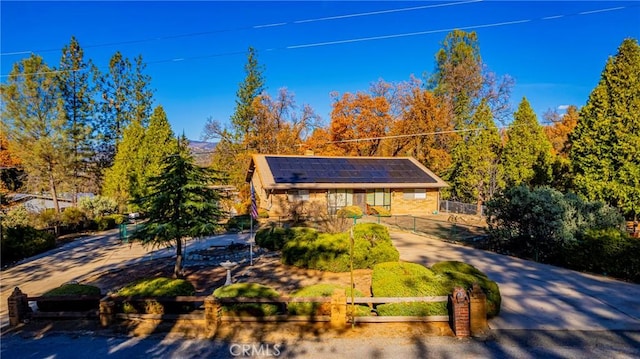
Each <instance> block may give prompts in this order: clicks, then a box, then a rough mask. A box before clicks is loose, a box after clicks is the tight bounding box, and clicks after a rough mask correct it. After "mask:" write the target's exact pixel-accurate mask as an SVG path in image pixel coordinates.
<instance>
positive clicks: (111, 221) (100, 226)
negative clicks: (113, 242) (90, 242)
mask: <svg viewBox="0 0 640 359" xmlns="http://www.w3.org/2000/svg"><path fill="white" fill-rule="evenodd" d="M125 220H126V216H124V215H122V214H109V215H106V216H102V217H97V218H95V219H94V220H93V222H94V223H95V224H94V228H95V229H97V230H98V231H104V230H107V229H112V228H116V227H117V226H118V225H119V224H122V223H124V221H125Z"/></svg>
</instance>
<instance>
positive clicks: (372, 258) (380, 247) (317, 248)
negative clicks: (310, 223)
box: [282, 223, 400, 272]
mask: <svg viewBox="0 0 640 359" xmlns="http://www.w3.org/2000/svg"><path fill="white" fill-rule="evenodd" d="M300 233H301V234H302V235H296V236H294V237H293V238H291V239H289V240H288V241H287V242H286V243H285V244H284V246H283V247H282V262H283V263H284V264H289V265H295V266H297V267H302V268H309V269H318V270H323V271H329V272H347V271H349V270H350V253H349V252H350V247H351V246H350V235H349V233H348V232H346V233H337V234H328V233H320V234H317V235H316V232H315V231H309V230H307V231H304V232H300ZM353 235H354V246H353V268H354V269H363V268H373V266H374V265H375V264H377V263H382V262H388V261H397V260H398V259H399V258H400V255H399V253H398V250H397V249H396V248H395V247H394V246H393V243H392V242H391V238H390V237H389V232H388V230H387V228H386V227H384V226H381V225H379V224H373V223H361V224H358V225H356V226H354V228H353Z"/></svg>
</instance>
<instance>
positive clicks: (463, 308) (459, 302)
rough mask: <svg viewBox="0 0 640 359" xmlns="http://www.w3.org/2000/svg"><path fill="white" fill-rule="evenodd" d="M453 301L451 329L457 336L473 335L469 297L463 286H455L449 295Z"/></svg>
mask: <svg viewBox="0 0 640 359" xmlns="http://www.w3.org/2000/svg"><path fill="white" fill-rule="evenodd" d="M449 300H450V301H451V312H452V313H451V329H453V333H454V334H455V335H456V337H458V338H461V337H468V336H469V335H471V332H470V329H469V297H468V296H467V292H466V291H465V290H464V289H462V288H461V287H455V288H453V293H452V294H451V296H450V297H449Z"/></svg>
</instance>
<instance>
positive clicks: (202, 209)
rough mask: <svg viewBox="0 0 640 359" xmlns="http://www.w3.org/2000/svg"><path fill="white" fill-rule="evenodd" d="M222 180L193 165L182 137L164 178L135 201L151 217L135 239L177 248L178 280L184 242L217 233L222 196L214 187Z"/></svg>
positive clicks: (169, 158) (155, 180) (168, 160)
mask: <svg viewBox="0 0 640 359" xmlns="http://www.w3.org/2000/svg"><path fill="white" fill-rule="evenodd" d="M219 178H220V176H219V173H217V172H215V171H212V170H210V169H207V168H202V167H198V166H196V165H195V164H194V161H193V157H192V156H191V155H190V154H189V148H188V140H187V139H186V138H185V137H184V136H183V137H182V138H181V139H180V140H179V141H178V151H177V152H176V153H174V154H172V155H169V156H167V157H165V160H164V161H163V167H162V172H161V174H160V175H159V176H156V177H153V178H151V179H150V181H149V186H150V192H149V195H147V196H144V197H139V198H135V199H134V203H135V204H136V205H137V206H139V207H140V208H141V209H142V210H143V212H145V213H146V215H147V217H148V221H147V222H145V223H144V225H143V226H142V227H141V228H140V229H139V230H138V231H137V232H136V234H135V236H136V238H137V239H139V240H140V241H141V242H142V243H143V244H145V245H153V246H163V245H168V246H175V248H176V264H175V267H174V275H175V276H180V275H181V271H182V256H183V253H182V248H183V244H182V240H183V239H184V238H186V237H193V238H197V237H202V236H206V235H211V234H214V233H215V230H216V228H217V223H218V220H219V218H220V217H221V216H222V212H221V210H220V208H219V206H218V203H219V201H220V194H219V192H218V191H216V190H215V189H213V188H212V187H211V186H212V185H214V184H216V183H217V181H219Z"/></svg>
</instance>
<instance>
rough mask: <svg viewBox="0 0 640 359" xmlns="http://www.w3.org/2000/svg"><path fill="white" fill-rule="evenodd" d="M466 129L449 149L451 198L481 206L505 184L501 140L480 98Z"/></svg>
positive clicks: (491, 116) (489, 111)
mask: <svg viewBox="0 0 640 359" xmlns="http://www.w3.org/2000/svg"><path fill="white" fill-rule="evenodd" d="M469 129H470V130H472V131H470V132H468V133H466V134H465V135H464V138H465V140H464V141H460V142H459V143H458V145H457V146H456V147H455V148H454V150H453V153H452V158H453V159H452V161H453V163H452V166H451V167H450V171H449V173H448V175H447V177H448V181H449V183H450V184H451V187H452V188H451V192H452V195H453V197H454V198H457V199H459V200H461V201H464V202H476V203H477V206H478V213H480V209H481V206H482V205H483V204H484V203H485V202H486V201H488V200H489V199H490V198H491V197H492V196H493V195H494V193H496V192H498V191H499V190H500V189H501V188H503V187H504V180H503V174H502V164H501V163H500V153H501V147H502V142H501V139H500V134H499V133H498V128H497V127H496V125H495V122H494V121H493V115H492V114H491V110H490V109H489V106H488V105H487V104H486V102H485V101H483V102H482V103H481V104H480V106H479V107H478V110H477V111H476V112H475V113H474V115H473V117H472V118H471V123H470V125H469Z"/></svg>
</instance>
